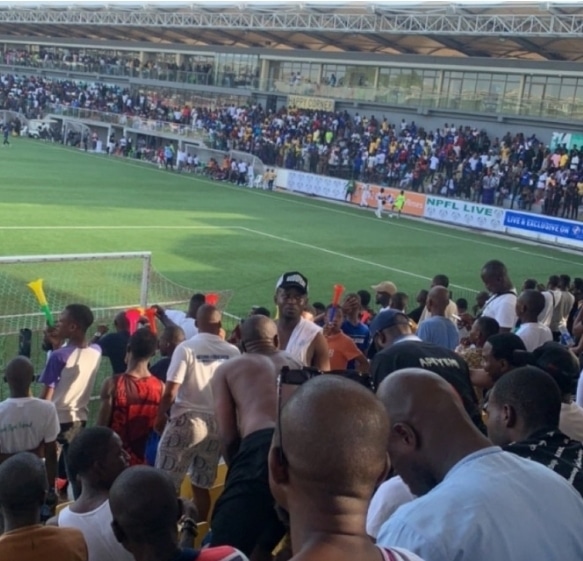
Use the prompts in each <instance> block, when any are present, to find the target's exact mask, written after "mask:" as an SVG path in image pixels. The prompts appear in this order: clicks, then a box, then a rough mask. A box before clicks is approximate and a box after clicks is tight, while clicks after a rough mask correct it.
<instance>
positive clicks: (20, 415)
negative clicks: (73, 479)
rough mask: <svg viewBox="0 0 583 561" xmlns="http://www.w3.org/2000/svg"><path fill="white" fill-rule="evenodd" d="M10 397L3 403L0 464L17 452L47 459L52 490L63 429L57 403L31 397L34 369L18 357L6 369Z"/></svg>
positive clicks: (0, 429)
mask: <svg viewBox="0 0 583 561" xmlns="http://www.w3.org/2000/svg"><path fill="white" fill-rule="evenodd" d="M5 377H6V382H7V383H8V386H9V388H10V397H9V398H8V399H6V400H4V401H3V402H2V403H0V463H1V462H2V461H4V460H6V459H7V458H8V457H9V456H12V455H14V454H17V453H18V452H32V453H33V454H35V455H37V456H39V457H40V458H45V462H46V469H47V475H48V480H49V489H50V490H52V491H54V485H55V478H56V474H57V436H59V432H60V430H61V427H60V425H59V417H58V415H57V409H56V408H55V405H54V403H52V402H50V401H45V400H42V399H38V398H36V397H31V393H30V385H31V384H32V381H33V379H34V367H33V365H32V363H31V362H30V360H28V358H26V357H23V356H19V357H17V358H15V359H13V360H11V361H10V362H9V363H8V365H7V366H6V373H5Z"/></svg>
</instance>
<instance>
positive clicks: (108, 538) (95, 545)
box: [59, 501, 134, 561]
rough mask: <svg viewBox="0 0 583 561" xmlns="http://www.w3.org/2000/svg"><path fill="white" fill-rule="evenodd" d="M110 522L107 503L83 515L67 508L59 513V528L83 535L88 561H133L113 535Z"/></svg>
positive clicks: (132, 557) (110, 516)
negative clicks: (72, 529) (69, 529)
mask: <svg viewBox="0 0 583 561" xmlns="http://www.w3.org/2000/svg"><path fill="white" fill-rule="evenodd" d="M112 520H113V517H112V515H111V510H110V508H109V501H105V502H104V503H103V504H102V505H101V506H99V507H97V508H96V509H95V510H92V511H91V512H85V513H83V514H78V513H77V512H71V509H70V508H69V507H68V506H67V507H65V508H64V509H63V510H62V511H61V512H60V513H59V526H61V527H65V528H77V530H79V531H80V532H81V533H82V534H83V537H84V538H85V542H86V543H87V551H88V552H89V559H88V561H134V556H133V555H132V554H131V553H130V552H129V551H126V550H125V549H124V547H123V546H122V545H121V544H120V543H119V542H118V541H117V539H116V538H115V536H114V535H113V530H112V529H111V521H112Z"/></svg>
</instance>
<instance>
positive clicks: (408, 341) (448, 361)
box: [370, 310, 483, 428]
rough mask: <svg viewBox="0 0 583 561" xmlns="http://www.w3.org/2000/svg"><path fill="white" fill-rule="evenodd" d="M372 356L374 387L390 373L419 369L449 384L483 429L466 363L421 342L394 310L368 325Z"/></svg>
mask: <svg viewBox="0 0 583 561" xmlns="http://www.w3.org/2000/svg"><path fill="white" fill-rule="evenodd" d="M370 334H371V338H372V340H373V344H374V345H375V346H376V348H377V350H378V351H379V352H377V353H376V355H375V357H374V359H373V361H372V366H371V373H372V377H373V380H374V385H375V387H376V388H378V387H379V385H380V384H381V382H382V381H383V380H384V379H385V378H386V377H387V376H388V375H389V374H391V373H392V372H395V371H397V370H401V369H403V368H421V369H424V370H429V371H430V372H434V373H435V374H438V375H439V376H441V377H442V378H444V379H445V380H446V381H447V382H449V383H450V384H451V385H452V386H453V387H454V389H455V390H456V391H457V393H458V394H459V396H460V398H461V399H462V402H463V405H464V408H465V410H466V411H467V412H468V414H469V415H470V417H471V418H472V420H473V421H474V423H475V424H476V426H478V427H479V428H483V423H482V420H481V415H480V411H479V408H478V399H477V397H476V394H475V392H474V389H473V387H472V383H471V381H470V371H469V368H468V365H467V363H466V362H465V361H464V360H463V358H461V357H460V356H459V355H458V354H456V353H455V352H453V351H450V350H449V349H445V348H443V347H439V346H437V345H434V344H432V343H425V342H423V341H421V339H419V337H417V336H416V335H414V334H413V332H412V331H411V325H410V323H409V318H408V317H407V316H406V315H405V314H403V313H402V312H398V311H397V310H386V311H384V312H381V313H380V314H378V315H377V316H376V317H375V319H374V320H373V321H372V323H371V325H370Z"/></svg>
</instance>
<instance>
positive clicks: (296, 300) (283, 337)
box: [274, 271, 330, 371]
mask: <svg viewBox="0 0 583 561" xmlns="http://www.w3.org/2000/svg"><path fill="white" fill-rule="evenodd" d="M274 301H275V304H276V305H277V309H278V317H279V319H278V320H277V331H278V335H279V344H280V348H281V349H282V350H285V351H287V352H288V353H290V354H291V355H292V356H293V357H294V358H295V359H297V360H299V361H300V362H301V363H302V364H303V365H305V366H314V367H315V368H318V369H319V370H323V371H327V370H330V358H329V355H328V343H326V338H325V337H324V334H323V333H322V329H321V328H320V327H319V326H318V325H316V324H315V323H313V322H311V321H307V320H305V319H303V318H302V312H303V311H304V308H305V306H306V304H307V302H308V279H307V278H306V277H305V276H304V275H302V274H301V273H298V272H297V271H292V272H289V273H284V274H283V275H281V277H279V280H278V281H277V284H276V285H275V297H274Z"/></svg>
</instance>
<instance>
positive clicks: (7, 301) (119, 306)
mask: <svg viewBox="0 0 583 561" xmlns="http://www.w3.org/2000/svg"><path fill="white" fill-rule="evenodd" d="M39 278H40V279H42V280H43V288H44V292H45V294H46V297H47V301H48V303H49V306H50V308H51V310H52V312H53V313H54V314H58V313H59V312H60V311H61V310H62V309H63V308H64V307H65V306H66V305H67V304H71V303H73V302H75V303H81V304H86V305H87V306H89V307H90V308H91V309H92V311H93V313H94V315H95V319H96V321H101V320H106V319H109V318H111V317H113V315H115V313H117V312H118V311H121V310H125V309H128V308H131V307H135V306H141V307H147V306H148V305H151V304H160V305H162V306H170V307H179V308H180V309H184V308H185V306H186V304H187V302H188V300H189V299H190V297H191V296H192V294H193V293H195V292H202V293H208V292H210V291H212V292H213V293H216V294H217V296H218V304H217V306H218V307H219V308H220V309H225V308H226V305H227V303H228V301H229V299H230V297H231V294H232V292H231V291H229V290H222V291H216V290H212V289H211V290H206V291H205V290H201V289H196V288H189V287H185V286H182V285H179V284H177V283H175V282H173V281H171V280H170V279H168V278H166V277H165V276H163V275H161V274H160V273H158V272H157V271H155V270H154V269H153V267H152V254H151V252H148V251H139V252H118V253H86V254H83V253H78V254H57V255H17V256H11V257H0V336H2V335H8V334H15V333H18V332H19V331H20V329H23V328H28V329H31V330H32V331H40V330H42V329H44V327H45V317H44V315H43V314H42V312H41V311H40V308H39V305H38V302H37V301H36V299H35V297H34V295H33V293H32V292H31V290H30V289H29V288H28V286H27V284H28V283H29V282H31V281H34V280H37V279H39Z"/></svg>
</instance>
